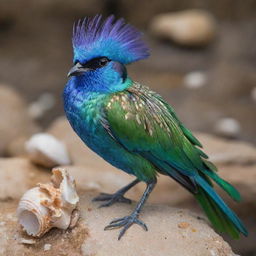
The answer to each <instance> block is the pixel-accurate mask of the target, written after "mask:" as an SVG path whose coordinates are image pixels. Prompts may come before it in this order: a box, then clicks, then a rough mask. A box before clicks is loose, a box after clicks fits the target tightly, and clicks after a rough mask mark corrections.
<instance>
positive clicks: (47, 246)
mask: <svg viewBox="0 0 256 256" xmlns="http://www.w3.org/2000/svg"><path fill="white" fill-rule="evenodd" d="M51 248H52V245H51V244H45V245H44V251H49V250H51Z"/></svg>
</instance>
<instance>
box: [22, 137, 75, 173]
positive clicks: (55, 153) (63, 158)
mask: <svg viewBox="0 0 256 256" xmlns="http://www.w3.org/2000/svg"><path fill="white" fill-rule="evenodd" d="M25 147H26V151H27V152H28V154H29V158H30V160H31V161H32V162H33V163H35V164H39V165H42V166H44V167H49V168H52V167H55V166H58V165H68V164H70V162H71V161H70V158H69V155H68V152H67V149H66V146H65V144H64V143H62V142H61V141H59V140H58V139H56V138H55V137H54V136H52V135H51V134H48V133H37V134H35V135H33V136H32V137H31V138H30V139H29V140H28V141H27V142H26V144H25Z"/></svg>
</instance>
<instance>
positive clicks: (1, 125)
mask: <svg viewBox="0 0 256 256" xmlns="http://www.w3.org/2000/svg"><path fill="white" fill-rule="evenodd" d="M0 102H1V108H0V116H1V122H0V141H1V143H0V155H2V154H3V153H4V151H5V150H6V147H7V146H8V144H9V143H10V142H11V141H13V140H14V139H15V138H18V137H20V136H29V135H31V134H32V133H34V132H36V131H37V130H38V128H37V127H36V125H35V123H34V122H33V121H32V120H31V119H30V117H29V115H28V113H27V108H26V104H25V102H24V101H23V99H22V98H21V97H20V95H19V94H18V93H17V92H16V91H14V90H13V89H11V88H10V87H8V86H4V85H0Z"/></svg>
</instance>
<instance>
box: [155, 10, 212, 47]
mask: <svg viewBox="0 0 256 256" xmlns="http://www.w3.org/2000/svg"><path fill="white" fill-rule="evenodd" d="M150 28H151V31H152V33H153V34H154V35H155V36H157V37H160V38H164V39H169V40H172V41H174V42H175V43H177V44H180V45H183V46H206V45H208V44H209V43H211V42H212V41H213V39H214V37H215V34H216V22H215V20H214V18H213V16H212V15H210V14H209V13H207V12H206V11H203V10H188V11H182V12H175V13H164V14H159V15H157V16H155V17H154V19H153V20H152V22H151V25H150Z"/></svg>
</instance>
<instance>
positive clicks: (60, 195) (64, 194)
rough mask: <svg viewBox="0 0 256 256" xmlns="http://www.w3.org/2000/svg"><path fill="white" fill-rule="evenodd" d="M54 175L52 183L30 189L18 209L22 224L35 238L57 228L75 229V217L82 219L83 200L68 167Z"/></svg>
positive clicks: (56, 171) (58, 170) (57, 169)
mask: <svg viewBox="0 0 256 256" xmlns="http://www.w3.org/2000/svg"><path fill="white" fill-rule="evenodd" d="M52 172H53V175H52V177H51V182H50V183H47V184H40V183H39V184H38V185H37V187H34V188H32V189H30V190H28V191H27V192H26V193H25V194H24V195H23V197H22V198H21V200H20V202H19V205H18V208H17V216H18V221H19V223H20V224H21V225H22V227H23V228H24V230H25V231H26V232H27V233H28V234H29V235H31V236H36V237H40V236H42V235H43V234H44V233H45V232H47V231H48V230H50V229H51V228H53V227H57V228H60V229H67V228H68V227H70V223H72V227H74V226H75V224H76V223H75V224H74V220H73V219H72V218H74V216H75V218H76V222H77V220H78V218H77V212H78V210H77V209H76V208H77V204H78V201H79V197H78V195H77V192H76V186H75V181H74V179H73V177H71V176H70V175H69V174H68V172H67V170H66V169H64V168H55V169H53V170H52ZM73 211H75V212H76V214H75V215H74V214H72V213H73Z"/></svg>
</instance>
